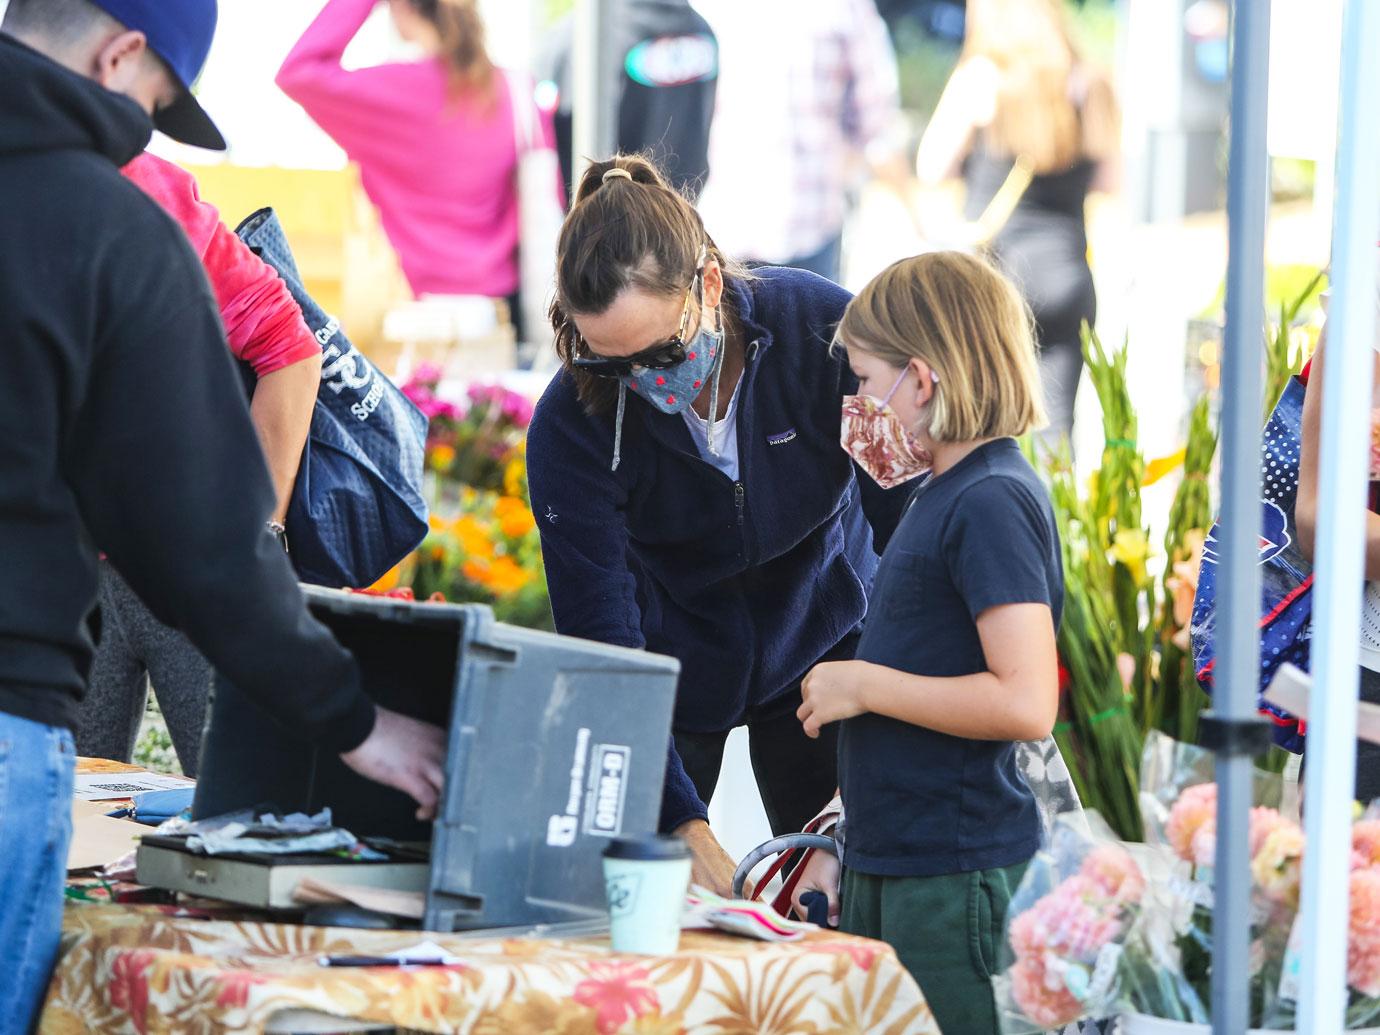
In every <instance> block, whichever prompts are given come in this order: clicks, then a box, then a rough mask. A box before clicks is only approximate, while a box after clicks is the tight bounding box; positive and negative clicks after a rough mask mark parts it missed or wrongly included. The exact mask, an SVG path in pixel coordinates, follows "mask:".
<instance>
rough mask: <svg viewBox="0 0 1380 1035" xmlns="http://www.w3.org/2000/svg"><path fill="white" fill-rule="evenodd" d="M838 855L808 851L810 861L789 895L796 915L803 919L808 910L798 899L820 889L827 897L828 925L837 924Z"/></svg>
mask: <svg viewBox="0 0 1380 1035" xmlns="http://www.w3.org/2000/svg"><path fill="white" fill-rule="evenodd" d="M839 875H840V867H839V857H838V856H837V855H835V854H834V853H833V852H826V851H823V850H822V849H818V848H817V849H815V850H814V851H813V852H811V853H810V861H809V862H807V863H806V864H805V868H804V869H803V870H802V871H801V873H800V882H799V883H798V884H797V885H796V886H795V894H794V895H792V896H791V906H792V908H793V909H794V910H795V912H796V915H797V916H798V917H800V919H802V920H804V919H805V915H806V913H807V912H808V910H806V908H805V907H804V906H802V905H801V904H800V899H801V898H802V897H803V896H804V895H806V894H808V893H809V892H811V891H822V892H824V895H825V897H826V898H828V899H829V926H830V927H837V926H838V925H839Z"/></svg>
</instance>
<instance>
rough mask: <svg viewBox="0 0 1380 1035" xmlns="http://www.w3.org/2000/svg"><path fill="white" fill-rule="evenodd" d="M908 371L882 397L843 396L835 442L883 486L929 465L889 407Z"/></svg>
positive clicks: (906, 478) (926, 455)
mask: <svg viewBox="0 0 1380 1035" xmlns="http://www.w3.org/2000/svg"><path fill="white" fill-rule="evenodd" d="M908 372H909V371H906V370H903V371H901V376H900V377H898V378H897V379H896V383H895V384H894V385H892V386H891V391H889V392H887V393H886V398H885V399H877V398H874V397H873V396H870V395H846V396H844V398H843V427H842V431H841V433H840V435H839V443H840V444H841V445H842V446H843V449H844V452H846V453H847V454H848V455H849V456H851V457H852V458H853V460H854V462H856V463H857V465H858V466H859V467H861V468H862V469H863V470H864V471H866V472H867V473H868V475H869V476H870V477H871V478H872V480H873V481H875V482H876V483H877V484H878V485H880V486H881V487H882V488H883V489H891V488H894V487H895V486H897V485H900V484H901V483H902V482H908V481H910V480H911V479H912V478H916V477H918V476H919V475H922V474H924V473H925V472H926V471H928V470H929V469H930V454H929V453H927V452H926V451H925V449H924V448H923V447H922V446H921V445H920V443H919V442H917V441H916V440H915V436H914V435H912V434H911V433H910V431H909V430H907V428H906V426H905V425H904V424H903V423H902V422H901V418H900V417H898V416H897V415H896V412H895V411H894V410H893V409H892V408H891V397H892V396H893V395H895V394H896V390H897V389H898V388H900V387H901V382H902V381H904V380H905V379H906V374H907V373H908Z"/></svg>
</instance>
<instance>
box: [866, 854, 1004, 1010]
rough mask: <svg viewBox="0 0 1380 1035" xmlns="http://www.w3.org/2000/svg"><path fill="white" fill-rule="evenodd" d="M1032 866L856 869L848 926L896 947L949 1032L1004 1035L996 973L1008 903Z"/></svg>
mask: <svg viewBox="0 0 1380 1035" xmlns="http://www.w3.org/2000/svg"><path fill="white" fill-rule="evenodd" d="M1027 865H1028V864H1027V863H1019V864H1018V865H1016V866H1008V867H1006V868H1004V869H997V870H978V871H976V872H973V873H955V874H951V875H947V876H943V877H874V876H871V875H870V874H866V873H857V872H855V871H853V870H848V871H845V873H844V877H843V917H842V920H841V922H840V926H841V927H842V929H843V930H845V931H847V932H848V933H849V934H858V935H862V936H863V937H865V938H876V939H878V940H879V941H884V942H887V943H889V944H890V945H891V946H892V948H894V949H895V950H896V955H897V956H898V957H899V958H900V960H901V963H902V964H903V965H904V966H905V968H906V969H907V970H908V971H910V973H911V975H912V976H913V977H914V978H915V980H916V981H917V982H918V983H919V985H920V990H921V991H922V992H924V993H925V999H926V1000H927V1001H928V1002H929V1004H930V1009H931V1010H932V1011H933V1012H934V1019H935V1021H936V1022H937V1023H938V1025H939V1030H940V1031H942V1032H943V1033H944V1035H1000V1033H1001V1026H1000V1024H999V1023H998V1021H997V1006H996V1000H995V999H994V998H993V995H992V977H993V975H994V974H996V973H997V970H998V968H999V967H1000V965H1001V964H1000V950H1001V945H1002V938H1003V936H1004V927H1005V924H1006V910H1007V907H1008V906H1009V905H1010V903H1011V896H1012V895H1013V894H1015V892H1016V888H1017V887H1019V885H1020V883H1021V877H1022V876H1023V875H1024V873H1025V868H1026V866H1027Z"/></svg>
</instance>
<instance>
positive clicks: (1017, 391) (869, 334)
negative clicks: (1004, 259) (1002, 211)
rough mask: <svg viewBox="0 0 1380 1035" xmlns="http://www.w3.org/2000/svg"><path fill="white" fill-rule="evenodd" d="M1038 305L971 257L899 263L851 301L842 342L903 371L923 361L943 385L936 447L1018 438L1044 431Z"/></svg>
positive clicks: (938, 389)
mask: <svg viewBox="0 0 1380 1035" xmlns="http://www.w3.org/2000/svg"><path fill="white" fill-rule="evenodd" d="M1033 323H1034V321H1033V319H1032V317H1031V314H1030V308H1029V307H1028V306H1027V305H1026V304H1025V300H1024V299H1023V298H1021V295H1020V293H1019V292H1018V291H1017V290H1016V287H1015V285H1013V284H1012V283H1011V282H1010V281H1009V280H1007V279H1006V277H1004V276H1002V275H1001V274H1000V273H998V272H997V271H996V270H995V269H993V268H992V267H991V266H989V265H988V264H987V263H986V262H983V261H982V260H981V259H976V258H973V257H972V256H971V255H966V254H964V253H962V252H927V253H926V254H924V255H916V256H914V257H912V258H909V259H902V260H901V261H900V262H896V263H893V264H892V265H891V266H888V267H887V268H886V269H885V270H883V271H882V272H881V273H879V274H878V275H877V276H876V277H874V278H873V280H872V281H871V282H870V283H869V284H868V285H867V287H865V288H863V289H862V291H861V292H860V293H859V294H858V295H857V297H856V298H854V299H853V301H852V302H850V303H849V304H848V308H847V309H846V310H845V311H844V314H843V319H842V320H841V321H840V322H839V329H838V334H837V335H836V337H835V344H836V345H837V344H843V345H847V346H851V347H852V348H854V349H858V350H860V351H862V352H866V353H870V354H871V355H873V356H876V357H877V358H878V359H881V360H884V361H885V362H887V363H889V364H891V365H892V366H894V367H896V368H897V369H898V370H899V369H900V368H902V367H904V366H905V365H906V364H907V363H908V362H909V361H910V360H912V359H920V360H923V361H924V362H925V363H926V364H928V365H929V366H930V368H931V369H933V370H934V372H935V374H936V375H937V376H938V378H939V382H938V384H936V385H935V390H934V398H933V400H932V402H931V403H930V412H931V414H932V420H931V423H930V428H929V434H930V437H931V438H932V439H933V440H934V441H936V442H970V441H973V440H974V439H986V438H999V437H1004V436H1010V437H1012V438H1016V437H1019V436H1021V435H1024V434H1025V433H1026V432H1028V431H1032V430H1034V429H1036V428H1040V427H1043V426H1044V425H1045V423H1046V418H1045V413H1044V406H1043V403H1042V400H1041V392H1040V376H1039V370H1038V367H1037V365H1036V361H1035V341H1034V335H1033V333H1032V326H1033Z"/></svg>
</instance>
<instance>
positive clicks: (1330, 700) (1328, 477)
mask: <svg viewBox="0 0 1380 1035" xmlns="http://www.w3.org/2000/svg"><path fill="white" fill-rule="evenodd" d="M1377 42H1380V3H1376V2H1375V0H1348V2H1347V5H1346V9H1345V13H1344V15H1343V22H1342V66H1341V68H1342V73H1341V94H1340V104H1339V109H1338V130H1337V161H1336V174H1337V193H1336V202H1335V208H1334V209H1333V230H1332V233H1333V236H1332V242H1333V252H1332V294H1333V302H1332V306H1331V312H1330V318H1329V320H1328V340H1327V362H1326V363H1325V364H1324V366H1323V382H1322V388H1323V397H1324V398H1325V399H1326V400H1327V405H1326V406H1325V407H1323V410H1322V439H1321V442H1320V444H1319V453H1318V532H1317V543H1316V547H1315V550H1314V574H1315V576H1316V581H1315V583H1314V590H1313V596H1314V599H1313V643H1312V670H1313V688H1314V689H1313V696H1312V700H1311V701H1310V704H1309V712H1310V716H1311V718H1312V721H1311V722H1310V723H1309V726H1308V757H1309V766H1308V775H1307V779H1306V780H1305V781H1304V783H1305V787H1304V795H1305V802H1304V805H1305V810H1304V816H1305V825H1306V832H1307V840H1308V845H1309V850H1308V851H1307V852H1306V853H1305V855H1304V869H1303V899H1302V913H1301V916H1300V920H1299V922H1300V924H1301V925H1302V944H1303V945H1304V954H1303V972H1302V975H1301V981H1300V984H1301V987H1302V997H1301V1002H1300V1004H1299V1025H1298V1028H1299V1030H1300V1031H1304V1032H1311V1033H1315V1035H1323V1033H1327V1035H1332V1033H1334V1032H1339V1031H1341V1030H1342V1029H1343V1018H1344V1016H1345V1011H1346V1002H1347V990H1346V946H1347V919H1348V913H1347V901H1348V892H1349V887H1348V877H1347V874H1348V870H1349V869H1350V858H1349V856H1350V852H1349V847H1350V844H1351V838H1350V828H1351V800H1352V795H1353V791H1354V787H1353V784H1354V780H1355V773H1356V751H1355V747H1354V745H1355V741H1356V697H1357V671H1358V669H1357V666H1358V658H1359V646H1358V645H1359V628H1360V617H1361V614H1360V612H1361V598H1360V592H1359V590H1360V586H1359V581H1360V580H1359V579H1358V578H1357V572H1359V571H1362V570H1363V569H1364V558H1365V535H1366V533H1365V520H1366V518H1365V509H1366V498H1365V483H1366V472H1367V466H1368V458H1369V448H1370V435H1369V434H1368V433H1367V432H1368V430H1369V428H1370V408H1371V371H1372V364H1373V363H1374V356H1373V349H1372V343H1373V341H1374V332H1375V304H1376V297H1375V283H1376V281H1375V267H1376V254H1375V252H1376V236H1377V233H1378V232H1380V127H1377V126H1376V124H1375V119H1374V103H1375V98H1376V97H1377V96H1380V55H1377V52H1376V51H1377Z"/></svg>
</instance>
